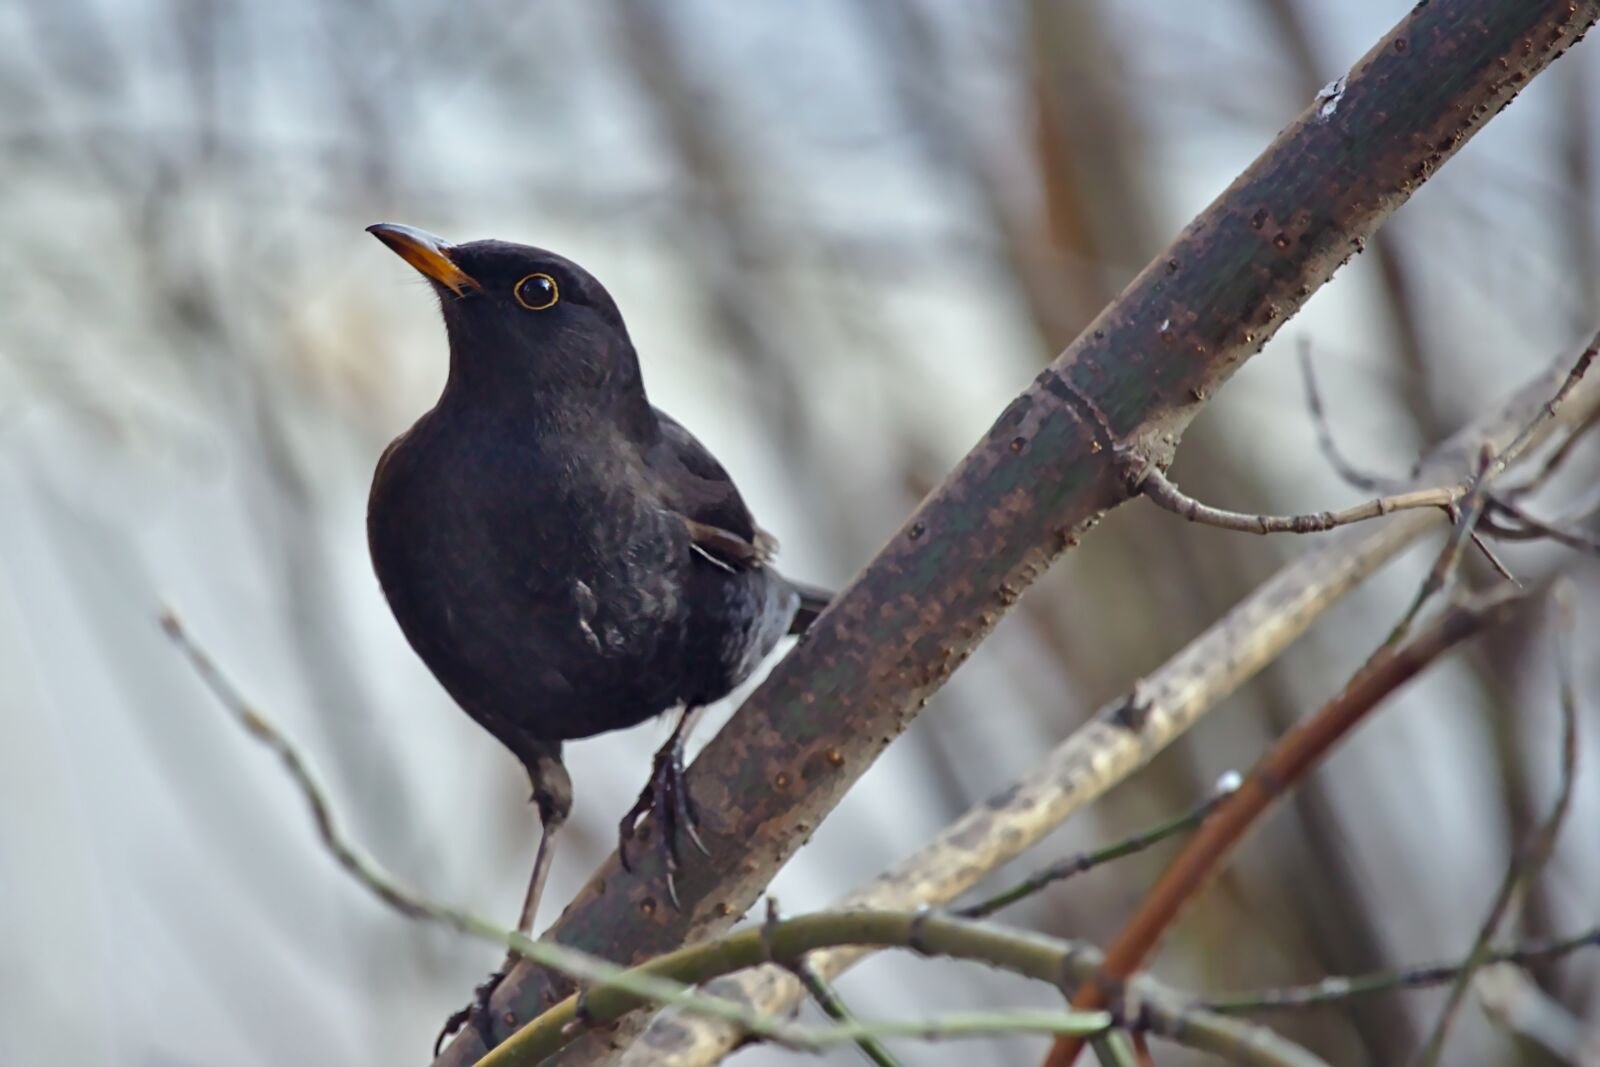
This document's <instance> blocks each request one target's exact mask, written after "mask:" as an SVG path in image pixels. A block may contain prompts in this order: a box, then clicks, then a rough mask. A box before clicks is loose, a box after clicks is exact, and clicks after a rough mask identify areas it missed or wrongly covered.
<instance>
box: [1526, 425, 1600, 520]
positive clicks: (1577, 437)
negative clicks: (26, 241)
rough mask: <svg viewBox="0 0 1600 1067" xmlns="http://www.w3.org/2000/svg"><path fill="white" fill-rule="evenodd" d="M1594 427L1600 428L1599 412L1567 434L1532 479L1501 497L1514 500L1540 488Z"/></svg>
mask: <svg viewBox="0 0 1600 1067" xmlns="http://www.w3.org/2000/svg"><path fill="white" fill-rule="evenodd" d="M1596 426H1600V412H1596V413H1595V414H1593V415H1590V416H1589V417H1588V418H1587V419H1585V420H1584V421H1583V422H1581V423H1579V424H1578V425H1577V426H1576V427H1575V428H1574V429H1573V430H1572V432H1571V433H1569V434H1567V436H1566V437H1565V438H1563V439H1562V441H1561V443H1560V444H1559V445H1557V446H1556V447H1555V449H1554V450H1553V451H1551V453H1550V454H1549V455H1548V456H1546V457H1545V460H1544V462H1543V463H1541V464H1540V465H1539V469H1538V471H1536V472H1535V473H1534V474H1533V476H1532V477H1530V478H1529V479H1528V480H1527V481H1525V482H1522V483H1520V484H1518V485H1514V486H1512V487H1511V488H1509V489H1506V490H1504V491H1503V492H1502V493H1501V496H1502V497H1505V498H1508V499H1511V500H1516V499H1519V498H1521V497H1524V496H1526V495H1528V494H1529V493H1531V492H1533V491H1534V490H1536V489H1539V488H1540V487H1542V486H1543V485H1544V484H1545V483H1546V482H1548V481H1549V480H1550V479H1551V477H1552V476H1554V475H1555V473H1556V471H1558V470H1560V469H1561V466H1562V464H1564V463H1566V461H1567V460H1568V459H1570V458H1571V457H1572V453H1573V452H1575V451H1576V450H1577V447H1578V444H1579V443H1580V442H1581V441H1582V440H1583V438H1584V436H1585V435H1586V434H1588V432H1589V431H1590V430H1592V429H1594V428H1595V427H1596Z"/></svg>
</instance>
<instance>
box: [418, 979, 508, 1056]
mask: <svg viewBox="0 0 1600 1067" xmlns="http://www.w3.org/2000/svg"><path fill="white" fill-rule="evenodd" d="M505 976H506V970H505V969H504V968H502V969H501V970H498V971H495V972H494V973H493V974H491V975H490V976H489V977H488V978H485V979H484V980H483V981H481V982H479V983H478V986H477V988H476V989H474V990H473V991H472V1003H470V1004H468V1005H467V1006H466V1007H464V1008H462V1009H461V1010H460V1011H458V1012H456V1013H455V1014H453V1015H451V1016H450V1018H448V1019H446V1020H445V1021H444V1026H443V1027H441V1028H440V1030H439V1036H438V1037H436V1038H434V1039H433V1058H434V1059H438V1058H439V1052H440V1050H441V1049H443V1048H444V1043H445V1042H446V1041H448V1040H449V1039H450V1038H452V1037H454V1036H455V1035H456V1033H457V1032H458V1031H459V1030H460V1029H461V1028H462V1027H463V1026H466V1025H467V1024H468V1023H470V1024H472V1028H473V1029H474V1030H476V1031H478V1038H479V1039H480V1040H481V1041H482V1042H483V1047H484V1050H485V1051H487V1050H489V1049H492V1048H494V1046H495V1044H496V1041H495V1038H494V1017H493V1016H492V1015H491V1014H490V1013H489V998H490V997H492V996H494V991H495V990H496V989H498V988H500V983H501V982H502V981H504V980H505Z"/></svg>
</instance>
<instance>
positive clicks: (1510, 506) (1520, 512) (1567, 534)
mask: <svg viewBox="0 0 1600 1067" xmlns="http://www.w3.org/2000/svg"><path fill="white" fill-rule="evenodd" d="M1489 509H1490V510H1491V511H1496V512H1501V513H1503V514H1506V515H1509V516H1511V518H1513V519H1515V520H1516V521H1517V522H1519V523H1521V524H1522V527H1523V528H1522V529H1521V530H1517V531H1515V532H1514V533H1513V534H1511V535H1510V536H1511V537H1512V538H1513V539H1514V540H1530V541H1531V540H1536V539H1540V538H1543V539H1546V540H1550V541H1555V542H1556V543H1557V544H1562V545H1566V546H1567V547H1568V548H1574V549H1577V550H1578V551H1579V552H1587V553H1589V554H1591V555H1600V537H1596V536H1594V535H1593V534H1589V533H1585V532H1583V531H1582V530H1574V529H1572V528H1571V527H1569V526H1567V525H1565V524H1562V523H1554V522H1549V521H1546V520H1544V519H1541V518H1539V517H1538V516H1536V515H1533V514H1530V513H1529V512H1528V510H1527V509H1526V508H1524V507H1522V506H1521V505H1520V504H1514V503H1512V502H1511V501H1510V500H1507V499H1505V498H1503V497H1500V496H1494V497H1491V498H1490V500H1489Z"/></svg>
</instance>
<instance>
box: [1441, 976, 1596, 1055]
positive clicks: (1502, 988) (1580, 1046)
mask: <svg viewBox="0 0 1600 1067" xmlns="http://www.w3.org/2000/svg"><path fill="white" fill-rule="evenodd" d="M1472 984H1473V989H1474V990H1475V991H1476V992H1477V994H1478V1000H1479V1002H1480V1003H1482V1005H1483V1013H1484V1014H1485V1015H1486V1016H1488V1017H1489V1020H1490V1021H1491V1022H1493V1023H1496V1024H1498V1025H1499V1026H1501V1027H1503V1028H1504V1029H1506V1030H1509V1031H1511V1032H1512V1033H1514V1034H1517V1035H1520V1036H1521V1037H1524V1038H1526V1039H1528V1040H1529V1041H1533V1042H1537V1043H1538V1044H1539V1045H1541V1046H1543V1047H1544V1048H1545V1049H1546V1050H1548V1051H1549V1052H1550V1053H1551V1054H1552V1055H1553V1056H1555V1057H1556V1058H1557V1059H1558V1060H1559V1061H1560V1062H1562V1063H1570V1064H1576V1065H1579V1067H1583V1065H1592V1064H1595V1063H1600V1034H1591V1033H1588V1032H1587V1031H1588V1029H1589V1028H1588V1026H1587V1025H1586V1024H1585V1023H1584V1022H1581V1021H1579V1020H1578V1019H1576V1018H1574V1017H1573V1014H1572V1012H1570V1011H1568V1010H1567V1008H1566V1006H1565V1005H1563V1004H1562V1003H1561V1002H1560V1001H1558V1000H1556V999H1555V998H1554V997H1552V996H1551V995H1550V994H1548V993H1546V992H1545V991H1544V990H1542V989H1540V988H1539V983H1538V982H1536V981H1534V980H1533V977H1532V976H1531V975H1529V974H1528V973H1527V972H1526V971H1522V970H1518V969H1517V968H1515V967H1512V966H1509V965H1501V966H1497V967H1485V968H1484V969H1483V970H1481V971H1479V972H1478V975H1477V977H1476V978H1475V979H1474V980H1473V983H1472Z"/></svg>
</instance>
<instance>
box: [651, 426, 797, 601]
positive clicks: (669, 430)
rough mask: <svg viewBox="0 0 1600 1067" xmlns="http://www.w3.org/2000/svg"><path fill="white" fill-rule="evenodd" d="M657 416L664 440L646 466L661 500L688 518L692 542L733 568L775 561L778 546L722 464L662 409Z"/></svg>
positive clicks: (654, 445)
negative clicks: (746, 502) (756, 518)
mask: <svg viewBox="0 0 1600 1067" xmlns="http://www.w3.org/2000/svg"><path fill="white" fill-rule="evenodd" d="M656 418H657V419H658V420H660V423H661V437H660V439H659V440H658V441H656V442H655V444H653V445H652V446H651V447H650V448H649V449H647V450H646V452H645V457H644V458H645V465H646V466H648V467H649V468H650V470H651V472H652V473H653V474H655V476H656V478H657V479H658V484H659V486H660V488H661V495H662V502H663V503H665V504H666V506H667V507H668V508H669V509H671V510H672V511H673V512H674V513H676V514H677V515H679V516H680V517H681V518H682V519H683V522H684V526H685V527H686V528H687V529H688V531H689V540H690V543H691V544H693V545H694V547H695V548H696V550H698V551H699V552H700V553H701V555H703V556H704V557H706V558H707V559H709V560H710V561H711V562H712V563H715V564H717V565H718V566H722V567H727V568H729V569H731V570H749V569H750V568H752V567H758V566H761V565H762V564H764V563H766V562H767V561H768V560H770V559H771V558H772V556H773V554H774V553H776V552H777V550H778V542H777V541H776V539H774V538H773V536H772V535H771V534H769V533H767V532H766V531H765V530H763V529H761V527H759V526H757V525H756V523H755V519H753V518H752V517H751V515H750V509H749V508H748V507H746V506H745V502H744V498H743V497H741V496H740V495H739V489H738V487H737V486H735V485H734V484H733V479H732V478H730V477H728V472H727V471H726V470H724V469H723V467H722V464H720V463H718V462H717V460H716V457H714V456H713V455H712V454H711V453H710V452H708V451H707V450H706V446H705V445H702V444H701V443H700V442H699V441H698V440H697V439H696V438H695V436H694V434H692V433H690V432H689V431H688V430H685V429H684V428H683V427H682V426H681V425H680V424H679V423H678V422H677V420H676V419H674V418H672V417H671V416H670V415H667V414H665V413H664V412H661V411H657V412H656Z"/></svg>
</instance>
